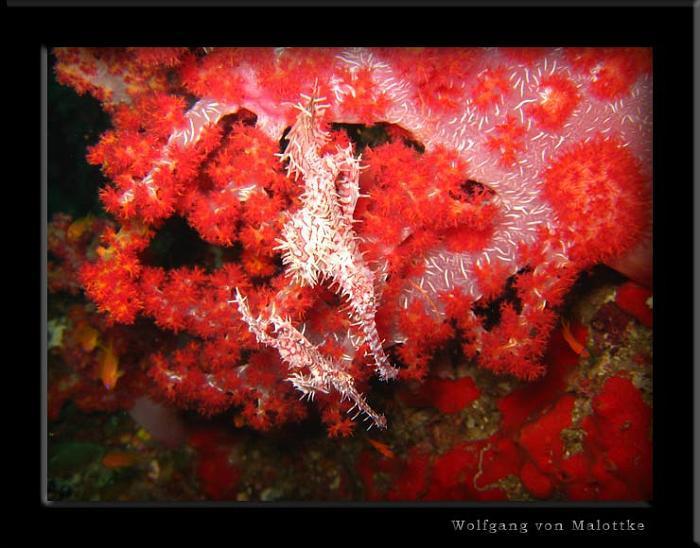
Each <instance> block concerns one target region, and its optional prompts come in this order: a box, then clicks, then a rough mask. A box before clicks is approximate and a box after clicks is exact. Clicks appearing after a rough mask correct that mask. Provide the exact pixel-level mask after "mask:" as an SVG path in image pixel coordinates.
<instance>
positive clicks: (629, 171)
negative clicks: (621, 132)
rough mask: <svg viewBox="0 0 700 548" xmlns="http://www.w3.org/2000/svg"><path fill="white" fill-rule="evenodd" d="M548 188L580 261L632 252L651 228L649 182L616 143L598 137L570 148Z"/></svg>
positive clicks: (549, 176)
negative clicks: (647, 229) (631, 248)
mask: <svg viewBox="0 0 700 548" xmlns="http://www.w3.org/2000/svg"><path fill="white" fill-rule="evenodd" d="M544 185H545V186H544V194H545V197H546V198H547V200H548V201H549V202H550V203H551V204H552V206H553V207H554V209H555V211H556V213H557V216H558V218H559V222H560V224H561V230H562V232H563V233H565V234H566V236H567V238H568V239H569V240H570V241H571V242H572V243H573V244H574V249H573V251H572V253H573V254H574V255H575V256H577V257H578V258H579V259H580V260H582V261H585V262H597V261H604V260H606V259H608V258H610V257H612V256H615V255H619V254H621V253H622V252H624V251H626V250H628V249H629V248H630V246H631V245H632V244H633V243H634V242H635V241H637V240H638V238H639V236H640V235H641V234H642V232H643V230H644V229H645V227H646V226H647V223H648V222H649V221H648V214H649V213H648V212H649V196H648V191H647V190H646V189H647V184H646V178H645V176H644V175H643V173H642V171H641V166H640V164H639V162H638V161H637V159H636V158H635V157H634V155H633V154H632V153H631V152H630V151H629V150H628V149H627V148H626V147H624V146H623V144H622V143H621V142H620V141H619V140H617V139H611V138H606V137H603V136H600V135H598V136H596V137H594V138H593V139H591V140H590V141H588V142H583V143H579V144H576V145H574V146H572V147H569V148H568V149H567V150H565V151H564V152H563V153H562V154H561V155H559V156H558V157H557V158H556V159H555V160H554V161H553V162H552V164H551V165H550V166H549V168H548V169H547V170H546V172H545V174H544Z"/></svg>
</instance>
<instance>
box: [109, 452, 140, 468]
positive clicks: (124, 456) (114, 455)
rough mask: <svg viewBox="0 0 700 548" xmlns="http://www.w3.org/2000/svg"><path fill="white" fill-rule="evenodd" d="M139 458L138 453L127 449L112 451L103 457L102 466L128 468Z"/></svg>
mask: <svg viewBox="0 0 700 548" xmlns="http://www.w3.org/2000/svg"><path fill="white" fill-rule="evenodd" d="M137 460H138V455H136V454H134V453H129V452H127V451H110V452H109V453H107V454H106V455H105V456H104V457H102V466H104V467H105V468H126V467H127V466H131V465H133V464H134V463H135V462H136V461H137Z"/></svg>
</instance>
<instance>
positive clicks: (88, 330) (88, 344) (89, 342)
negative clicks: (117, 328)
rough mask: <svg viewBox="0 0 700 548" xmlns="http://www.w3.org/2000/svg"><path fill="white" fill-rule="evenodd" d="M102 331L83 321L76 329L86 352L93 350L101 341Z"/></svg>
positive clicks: (76, 336) (79, 340)
mask: <svg viewBox="0 0 700 548" xmlns="http://www.w3.org/2000/svg"><path fill="white" fill-rule="evenodd" d="M99 337H100V333H99V331H97V329H94V328H93V327H91V326H90V325H88V324H87V323H81V324H80V326H79V327H78V328H77V329H76V330H75V338H76V340H77V341H78V342H79V343H80V347H81V348H82V349H83V350H84V351H85V352H92V351H93V350H94V349H95V347H96V346H97V343H98V342H99Z"/></svg>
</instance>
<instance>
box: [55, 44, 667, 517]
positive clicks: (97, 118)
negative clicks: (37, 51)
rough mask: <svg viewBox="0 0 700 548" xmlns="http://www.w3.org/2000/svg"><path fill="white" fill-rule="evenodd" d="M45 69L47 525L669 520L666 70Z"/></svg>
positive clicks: (534, 53) (283, 63)
mask: <svg viewBox="0 0 700 548" xmlns="http://www.w3.org/2000/svg"><path fill="white" fill-rule="evenodd" d="M47 64H48V74H47V75H46V78H47V124H48V135H47V156H48V158H47V160H48V165H47V172H48V175H47V184H46V187H45V197H46V200H47V211H48V216H47V218H46V220H45V221H46V223H47V225H46V242H45V245H46V250H47V257H46V261H47V270H46V289H47V295H48V296H47V319H48V322H47V325H46V326H45V329H46V341H47V342H46V349H47V351H46V371H45V374H46V395H45V397H46V401H45V404H46V417H45V419H44V420H45V421H46V431H47V440H46V470H45V473H46V484H45V498H46V500H47V501H51V502H81V503H88V502H130V503H135V502H149V503H160V502H202V501H217V502H222V501H223V502H236V503H241V504H244V503H247V502H272V503H292V502H337V503H348V502H357V503H367V502H384V503H390V504H391V503H399V502H413V503H422V502H445V501H453V502H454V501H456V502H483V501H500V502H509V501H513V502H516V501H517V502H538V501H539V502H542V501H546V502H576V501H586V502H599V501H601V502H602V501H625V502H631V501H634V502H643V501H650V500H652V499H653V485H652V410H653V401H652V400H653V390H652V341H653V294H652V279H653V272H652V235H653V227H652V205H653V200H652V148H653V146H652V141H653V126H652V119H653V112H652V99H653V97H652V93H653V89H652V84H653V76H652V50H651V49H650V48H615V47H610V48H598V47H596V48H585V47H584V48H568V47H565V48H562V47H558V48H555V47H553V48H491V47H489V48H286V47H279V48H245V47H243V48H225V47H223V48H219V47H123V48H107V47H105V48H79V47H56V48H52V49H50V50H49V51H48V59H47ZM659 310H661V308H660V309H659ZM660 334H661V332H659V335H660Z"/></svg>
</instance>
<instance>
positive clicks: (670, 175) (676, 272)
mask: <svg viewBox="0 0 700 548" xmlns="http://www.w3.org/2000/svg"><path fill="white" fill-rule="evenodd" d="M81 3H86V2H81ZM548 4H549V3H548ZM561 4H562V6H560V7H557V8H551V7H547V8H538V7H528V8H526V9H521V8H515V7H508V6H506V5H500V6H497V7H494V8H488V9H485V8H475V7H472V6H465V7H460V8H446V9H442V8H440V9H422V8H418V7H412V6H410V5H408V4H407V5H406V6H405V7H402V8H390V9H380V8H371V9H349V10H346V9H342V8H332V9H329V10H328V11H326V12H325V13H321V12H319V10H318V9H315V8H314V9H311V8H301V7H296V8H284V9H283V8H272V7H265V8H261V9H260V10H257V11H254V10H249V9H243V8H236V9H235V10H231V9H222V10H213V9H205V10H203V9H196V10H190V9H188V8H186V7H183V6H179V7H178V5H177V4H176V3H172V2H170V3H169V5H170V6H171V7H169V8H158V9H151V8H140V9H129V10H126V9H118V10H112V9H107V8H97V9H82V8H81V9H74V8H63V9H53V8H41V9H37V8H12V9H11V10H6V11H5V13H6V15H9V17H7V18H6V20H5V22H6V23H9V25H7V26H6V39H5V52H4V53H5V58H6V60H7V61H8V62H7V63H6V64H5V67H4V68H5V71H6V72H5V88H6V96H5V101H4V104H5V115H6V119H5V137H6V138H7V137H9V143H10V151H9V154H7V156H6V158H5V162H4V163H5V167H6V168H8V167H9V168H10V173H6V175H5V183H4V185H3V186H4V189H3V190H4V197H5V200H4V201H3V202H4V204H5V207H6V212H7V213H6V217H7V218H9V219H10V223H9V226H8V228H7V229H6V230H7V236H6V238H5V239H4V241H5V243H6V244H10V245H9V249H7V251H6V253H7V258H6V261H5V264H6V268H7V267H9V266H14V267H15V268H13V269H12V270H13V271H14V272H13V274H19V276H20V277H21V278H24V279H25V280H27V281H30V282H33V283H34V284H33V285H31V284H30V286H29V287H28V288H27V289H26V290H23V291H20V290H14V289H12V288H11V287H8V286H6V292H7V293H8V294H11V295H15V298H16V299H18V300H17V302H16V303H15V302H12V303H10V302H9V301H8V302H7V304H6V307H5V311H6V319H8V318H9V319H11V320H12V325H14V326H15V328H14V329H13V330H12V333H14V334H12V336H10V337H7V339H6V340H8V341H12V342H11V343H10V342H6V356H8V357H9V356H12V358H11V359H6V360H5V362H6V363H5V378H4V386H5V387H6V397H5V398H4V399H5V401H6V402H7V403H9V404H10V405H9V408H8V411H9V412H8V411H6V425H7V426H10V428H9V429H8V430H7V431H6V433H5V435H6V440H5V443H6V445H5V453H6V454H7V455H9V456H10V457H11V459H10V462H11V465H10V466H9V467H7V468H6V469H5V480H6V481H7V480H9V481H10V484H11V488H10V489H9V490H6V491H5V493H6V501H7V502H8V503H9V507H10V513H9V515H8V514H7V513H5V515H6V516H7V517H9V520H8V521H7V522H6V525H5V527H7V523H10V524H11V525H10V527H9V528H7V532H8V533H9V540H10V545H12V546H23V545H32V546H48V545H51V546H64V545H69V546H83V545H87V546H149V547H152V546H267V545H273V546H281V545H285V546H287V545H305V546H315V545H323V546H356V547H365V546H400V545H401V546H402V545H418V546H470V547H472V546H496V545H498V546H501V545H504V544H521V543H524V544H537V545H538V546H542V547H544V546H558V545H560V544H561V543H562V542H566V544H567V545H568V546H572V547H573V546H589V545H594V544H595V545H596V546H601V547H603V546H620V545H623V544H629V545H634V546H643V545H649V546H657V545H662V544H663V545H665V546H691V545H693V543H692V525H693V513H692V502H693V498H692V495H693V493H692V488H693V470H692V466H693V452H692V451H693V445H692V442H693V431H692V412H693V408H692V401H693V400H692V398H693V383H692V380H693V378H692V373H693V367H692V364H693V361H692V360H693V356H692V338H693V330H692V327H693V324H692V321H693V317H692V302H693V299H692V295H693V293H692V282H693V270H692V266H693V265H692V253H693V199H692V198H693V184H692V181H693V172H692V143H693V141H692V138H693V134H692V130H693V127H692V123H693V108H692V107H693V104H692V101H693V88H692V85H693V80H692V78H693V59H692V46H693V10H692V6H691V4H690V3H686V4H682V6H681V7H667V8H658V7H646V6H644V5H641V4H640V5H638V6H636V7H624V8H619V7H618V8H615V7H607V8H598V7H596V8H585V9H580V8H576V7H566V6H565V5H564V4H563V3H561ZM232 43H233V44H240V45H367V46H373V45H395V46H404V45H414V46H421V45H439V46H473V45H480V46H481V45H493V46H499V45H500V46H506V45H512V46H517V45H523V46H524V45H528V46H531V45H532V46H535V45H538V46H559V45H570V46H573V45H597V46H605V45H633V46H650V47H653V48H654V180H655V186H654V219H655V227H654V255H655V257H654V277H655V279H654V316H655V319H654V324H655V325H654V354H655V356H654V358H655V359H654V365H655V370H654V500H653V501H652V503H651V504H649V505H634V506H623V505H619V506H618V505H607V504H606V505H602V504H590V505H543V504H529V505H519V504H505V505H479V506H475V505H465V506H463V507H455V506H449V507H447V506H446V507H436V506H424V505H411V506H397V505H389V504H387V505H382V506H371V507H370V506H363V505H359V506H357V505H353V506H345V507H334V508H328V507H324V506H323V505H322V504H319V505H317V506H314V507H310V506H308V505H299V506H287V507H269V508H268V507H266V508H260V507H256V508H240V507H237V506H234V505H196V506H195V505H190V506H186V507H170V506H163V505H160V506H158V505H148V506H147V505H144V506H141V507H136V506H133V505H130V506H128V507H118V508H117V507H113V506H111V507H107V508H105V507H100V508H98V507H82V508H66V507H63V508H58V507H52V506H45V505H44V504H43V503H42V498H41V485H40V478H41V459H40V455H41V450H42V445H41V444H42V440H41V436H40V435H39V432H40V424H41V420H40V419H41V414H40V409H41V405H40V404H41V397H42V394H41V391H40V390H39V387H40V367H38V365H39V364H40V363H41V362H40V358H41V356H40V352H37V350H38V349H39V348H40V347H41V344H40V339H39V340H37V336H38V337H44V336H45V335H44V331H43V327H42V325H41V322H40V321H38V320H39V318H40V315H39V312H40V297H41V291H42V290H43V289H42V288H43V287H44V285H43V284H42V279H41V268H40V265H41V257H39V256H38V255H37V250H39V249H41V238H42V234H41V226H42V225H41V223H42V219H41V211H40V207H39V206H40V203H41V192H42V190H41V189H42V187H41V184H40V164H41V156H40V150H41V132H40V129H41V123H42V120H41V116H40V113H41V109H40V106H41V101H42V96H41V72H40V69H41V50H42V47H52V46H54V45H115V46H116V45H131V46H133V45H183V44H184V45H217V44H222V45H224V44H232ZM8 92H9V93H8ZM18 191H21V192H18ZM25 193H26V195H25ZM34 207H36V208H37V209H36V210H33V208H34ZM30 211H33V213H30ZM23 237H24V238H26V240H25V239H24V238H23ZM28 273H31V275H29V274H28ZM8 285H9V283H8ZM37 289H39V290H40V291H37ZM32 296H34V298H32ZM18 313H19V314H18ZM18 315H19V317H17V316H18ZM37 324H38V325H37ZM17 332H19V333H17ZM19 334H22V335H26V341H27V342H26V343H25V344H22V343H20V342H19V341H20V338H16V339H15V335H19ZM7 335H11V333H10V332H6V336H7ZM35 352H36V353H35ZM37 354H39V355H37ZM37 358H39V359H37ZM484 518H487V519H489V520H491V521H511V520H513V521H521V520H525V521H528V522H530V524H531V527H530V534H528V535H513V534H511V535H513V536H507V535H505V534H501V535H490V536H489V535H487V536H482V537H478V536H476V535H475V534H467V533H455V532H454V531H453V530H452V526H451V521H450V520H452V519H467V521H474V520H477V519H484ZM598 518H600V519H601V520H618V519H627V518H629V519H631V520H633V521H643V522H645V523H646V525H647V528H646V531H645V532H644V533H634V534H613V533H607V534H606V533H586V534H581V535H578V536H574V535H571V534H569V535H567V537H566V539H564V538H563V537H562V536H561V535H548V536H544V535H542V534H540V535H535V534H534V532H533V531H532V529H533V527H532V523H533V522H534V521H538V520H544V521H558V520H564V521H568V520H571V519H586V520H595V519H598ZM3 536H4V537H5V538H6V539H7V538H8V537H7V536H5V535H3Z"/></svg>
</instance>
